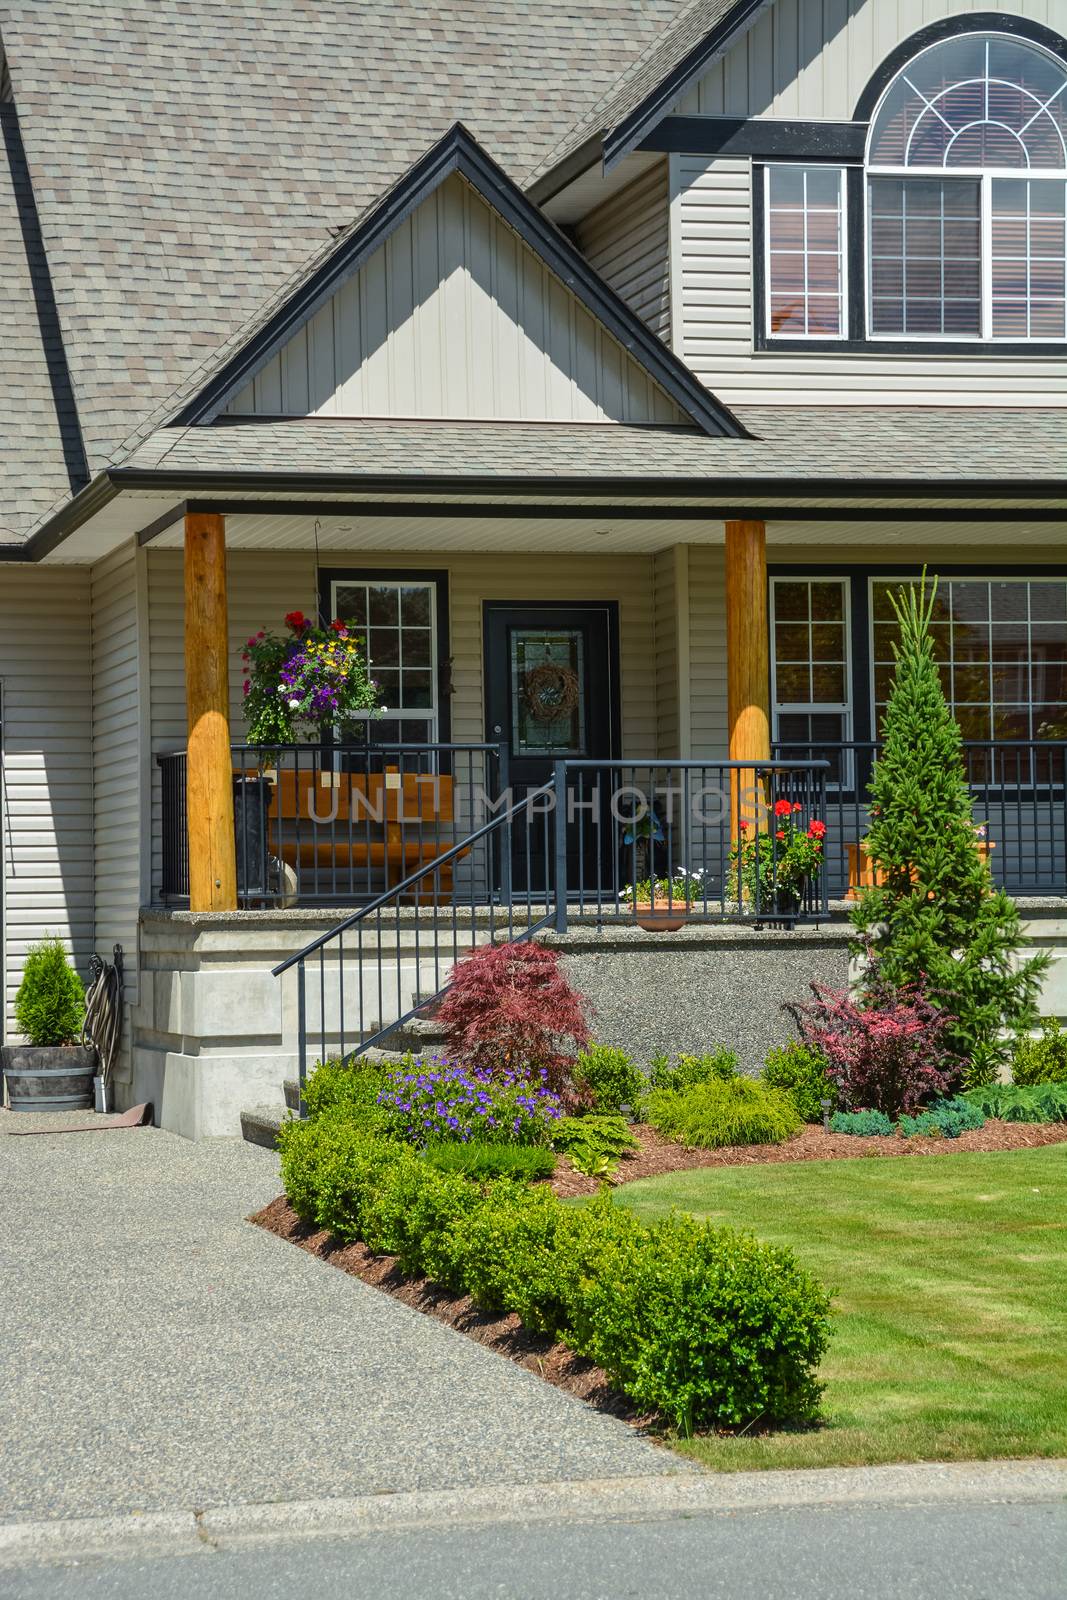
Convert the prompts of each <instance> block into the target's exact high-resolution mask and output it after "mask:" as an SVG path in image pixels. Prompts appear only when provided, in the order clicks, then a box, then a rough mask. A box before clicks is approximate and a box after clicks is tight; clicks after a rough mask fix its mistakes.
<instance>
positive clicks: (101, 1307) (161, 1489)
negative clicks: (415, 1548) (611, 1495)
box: [0, 1111, 687, 1524]
mask: <svg viewBox="0 0 1067 1600" xmlns="http://www.w3.org/2000/svg"><path fill="white" fill-rule="evenodd" d="M66 1120H68V1121H74V1120H85V1119H84V1118H81V1119H78V1118H74V1117H70V1118H67V1119H66ZM39 1125H41V1124H40V1122H38V1123H36V1124H34V1123H31V1122H30V1120H29V1119H28V1118H27V1117H25V1116H16V1115H14V1114H13V1113H11V1112H6V1111H4V1112H0V1195H2V1197H3V1204H2V1212H3V1219H4V1226H3V1230H2V1235H0V1305H2V1306H3V1308H4V1309H3V1318H2V1325H3V1334H4V1336H3V1339H2V1340H0V1441H2V1446H0V1450H2V1470H0V1524H3V1523H8V1524H11V1523H14V1522H22V1521H38V1520H41V1519H47V1520H51V1519H69V1518H90V1517H99V1516H102V1515H114V1514H124V1513H125V1514H128V1513H134V1512H138V1513H143V1512H173V1511H179V1510H180V1511H183V1512H199V1511H202V1510H204V1509H205V1508H210V1507H213V1506H220V1505H235V1504H237V1505H242V1504H244V1505H247V1504H250V1503H259V1502H270V1501H291V1500H300V1501H308V1500H322V1499H330V1498H334V1497H343V1496H353V1495H364V1494H387V1493H392V1492H395V1491H401V1490H426V1489H435V1490H441V1489H456V1488H462V1487H463V1486H477V1487H478V1488H480V1489H485V1488H487V1487H488V1488H491V1487H492V1486H495V1485H508V1484H518V1483H526V1484H529V1483H536V1482H547V1481H559V1480H574V1479H590V1478H600V1477H620V1476H622V1477H631V1476H647V1475H649V1474H652V1475H658V1474H672V1473H684V1472H685V1471H686V1470H687V1469H686V1468H685V1466H684V1464H683V1463H682V1462H680V1461H679V1460H678V1459H677V1458H676V1457H673V1456H671V1455H669V1454H668V1453H667V1452H665V1451H663V1450H660V1449H658V1448H656V1447H654V1446H652V1445H650V1444H647V1443H645V1442H643V1441H642V1440H640V1439H638V1438H637V1437H635V1436H634V1434H633V1433H632V1432H631V1431H630V1430H629V1429H627V1428H626V1427H625V1426H624V1425H623V1424H622V1423H619V1422H616V1421H614V1420H611V1419H609V1418H606V1417H602V1416H600V1415H598V1414H597V1413H595V1412H593V1411H591V1410H589V1409H588V1408H586V1407H585V1406H583V1405H582V1404H580V1403H579V1402H578V1401H576V1400H572V1399H570V1398H569V1397H567V1396H566V1395H564V1394H563V1393H561V1392H560V1391H559V1390H556V1389H552V1388H550V1387H549V1386H548V1385H546V1384H543V1383H541V1382H540V1380H538V1379H537V1378H535V1377H534V1376H532V1375H531V1374H530V1373H528V1372H525V1371H523V1370H522V1369H520V1368H518V1367H516V1366H514V1365H513V1364H512V1363H511V1362H508V1361H506V1360H504V1359H503V1358H502V1357H500V1356H497V1355H494V1354H492V1353H491V1352H489V1351H487V1350H484V1349H482V1348H480V1347H479V1346H478V1345H476V1344H474V1343H472V1342H471V1341H470V1340H468V1339H465V1338H464V1337H462V1336H461V1335H459V1334H456V1333H453V1332H451V1331H450V1330H449V1329H447V1328H445V1327H443V1326H442V1325H441V1324H440V1323H437V1322H435V1321H433V1320H432V1319H430V1318H427V1317H424V1316H422V1315H420V1314H419V1313H417V1312H414V1311H410V1310H408V1309H407V1308H406V1307H404V1306H402V1305H400V1304H399V1303H398V1302H397V1301H395V1300H392V1299H390V1298H389V1297H388V1296H386V1295H384V1294H381V1293H380V1292H378V1291H377V1290H374V1289H371V1288H368V1287H366V1286H365V1285H363V1284H361V1283H360V1282H358V1281H357V1280H356V1279H354V1278H351V1277H348V1276H346V1275H345V1274H344V1273H342V1272H339V1271H338V1270H337V1269H336V1268H334V1267H330V1266H328V1265H326V1264H324V1263H322V1262H320V1261H317V1260H315V1259H313V1258H312V1257H311V1256H309V1255H307V1254H306V1253H305V1252H303V1251H301V1250H297V1249H295V1248H294V1247H293V1246H291V1245H288V1244H286V1243H284V1242H283V1241H281V1240H279V1239H276V1238H274V1237H272V1236H271V1235H269V1234H266V1233H264V1232H263V1231H262V1230H260V1229H258V1228H255V1227H252V1226H251V1225H250V1224H249V1223H248V1222H246V1221H245V1220H244V1219H245V1218H246V1217H247V1215H248V1214H249V1213H250V1212H252V1211H254V1210H256V1209H257V1208H258V1207H260V1206H262V1205H264V1204H265V1203H266V1202H267V1201H268V1200H270V1199H272V1198H273V1196H274V1195H276V1194H277V1193H278V1191H279V1188H280V1184H279V1180H278V1163H277V1158H276V1156H274V1155H273V1154H272V1153H270V1152H267V1151H265V1150H260V1149H256V1148H254V1147H252V1146H250V1145H246V1144H242V1143H241V1142H240V1141H237V1140H215V1141H208V1142H203V1143H200V1144H192V1143H189V1142H188V1141H186V1140H183V1139H180V1138H177V1137H176V1136H174V1135H171V1134H167V1133H163V1132H160V1131H159V1130H157V1129H152V1128H138V1129H130V1130H123V1131H116V1132H95V1133H91V1134H89V1133H68V1134H62V1133H50V1134H48V1135H47V1136H43V1137H39V1138H36V1137H35V1138H15V1137H9V1136H7V1135H9V1134H10V1131H11V1129H12V1128H13V1127H27V1126H39ZM53 1125H54V1124H53Z"/></svg>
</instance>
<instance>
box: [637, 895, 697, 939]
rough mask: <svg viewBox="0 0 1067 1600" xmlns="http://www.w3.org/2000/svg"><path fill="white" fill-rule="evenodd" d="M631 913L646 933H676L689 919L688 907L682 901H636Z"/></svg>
mask: <svg viewBox="0 0 1067 1600" xmlns="http://www.w3.org/2000/svg"><path fill="white" fill-rule="evenodd" d="M633 913H634V921H635V922H636V923H637V926H638V927H639V928H644V929H645V931H646V932H647V933H677V932H678V929H679V928H684V927H685V924H686V922H687V921H688V919H689V906H688V904H687V903H686V901H684V900H674V901H667V900H636V901H635V902H634V906H633Z"/></svg>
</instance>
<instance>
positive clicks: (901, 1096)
mask: <svg viewBox="0 0 1067 1600" xmlns="http://www.w3.org/2000/svg"><path fill="white" fill-rule="evenodd" d="M865 984H866V994H865V995H864V997H863V998H861V999H860V1000H858V1001H857V999H856V998H855V996H854V995H853V993H852V991H851V990H849V989H829V988H827V987H826V986H825V985H824V984H820V983H813V984H812V985H811V992H812V995H813V997H814V998H813V999H812V1000H810V1001H808V1002H806V1003H804V1002H791V1003H790V1004H789V1005H788V1006H787V1007H786V1009H787V1010H788V1011H789V1012H791V1013H792V1016H793V1020H794V1021H795V1022H796V1025H797V1027H798V1028H799V1030H800V1035H801V1038H802V1039H803V1040H804V1041H805V1043H807V1044H809V1045H811V1046H812V1047H813V1048H814V1049H816V1050H821V1051H822V1054H823V1055H824V1056H825V1058H826V1064H827V1067H828V1069H829V1073H830V1077H831V1078H832V1080H833V1081H834V1083H835V1084H836V1085H837V1094H838V1099H839V1101H840V1103H841V1105H842V1107H843V1108H846V1109H851V1110H862V1109H865V1108H867V1107H870V1108H872V1109H873V1110H875V1111H884V1112H885V1114H886V1116H887V1117H897V1116H899V1115H900V1113H901V1112H902V1111H907V1112H912V1111H916V1110H917V1109H918V1108H919V1107H920V1106H921V1105H922V1104H923V1103H924V1102H925V1101H927V1100H929V1099H931V1098H932V1097H934V1096H935V1095H944V1094H947V1093H948V1092H949V1091H950V1090H951V1089H952V1088H953V1087H954V1085H955V1083H956V1080H957V1078H958V1075H959V1063H958V1061H957V1060H956V1057H955V1055H954V1053H953V1051H952V1049H951V1047H950V1045H949V1042H948V1029H949V1026H950V1024H951V1018H950V1017H949V1016H948V1015H947V1013H946V1012H944V1011H942V1010H940V1009H939V1008H938V1007H937V1006H936V1005H934V1003H933V1001H932V1000H931V999H930V998H929V997H928V995H927V993H926V990H925V988H924V986H923V984H922V983H921V982H920V983H917V984H913V985H911V986H909V987H908V988H904V989H898V988H896V987H895V986H894V985H893V984H891V983H890V982H889V981H888V980H887V979H886V978H885V976H884V974H883V973H882V971H881V967H880V963H879V962H878V961H877V960H876V959H875V958H874V957H873V956H872V957H871V958H870V963H869V966H868V969H867V974H866V979H865Z"/></svg>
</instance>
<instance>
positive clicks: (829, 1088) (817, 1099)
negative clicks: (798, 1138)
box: [760, 1039, 837, 1122]
mask: <svg viewBox="0 0 1067 1600" xmlns="http://www.w3.org/2000/svg"><path fill="white" fill-rule="evenodd" d="M760 1076H761V1078H762V1079H763V1082H764V1083H766V1084H768V1085H769V1086H770V1088H772V1089H784V1090H785V1091H786V1092H787V1094H788V1095H789V1098H790V1099H791V1100H792V1102H793V1104H794V1105H795V1106H796V1108H797V1114H798V1116H800V1117H802V1118H803V1119H804V1121H805V1122H821V1121H822V1102H823V1101H824V1100H828V1101H829V1102H830V1105H829V1110H830V1111H831V1112H834V1111H836V1110H837V1084H836V1083H834V1081H833V1079H832V1078H828V1077H827V1076H826V1057H825V1056H824V1055H823V1053H822V1051H821V1050H819V1049H817V1048H816V1047H815V1045H811V1044H804V1043H803V1042H802V1041H801V1040H800V1039H792V1040H790V1042H789V1043H788V1044H785V1045H781V1046H779V1047H778V1048H777V1049H774V1050H772V1051H770V1053H769V1054H768V1056H767V1060H766V1061H765V1063H764V1066H763V1071H762V1073H761V1074H760Z"/></svg>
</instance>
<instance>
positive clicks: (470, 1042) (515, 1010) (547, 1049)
mask: <svg viewBox="0 0 1067 1600" xmlns="http://www.w3.org/2000/svg"><path fill="white" fill-rule="evenodd" d="M437 1019H438V1021H439V1022H440V1024H441V1026H442V1027H443V1028H444V1030H445V1033H446V1036H447V1037H446V1046H445V1047H446V1049H447V1050H448V1052H449V1054H451V1055H452V1056H455V1057H456V1058H458V1059H460V1060H462V1061H464V1062H466V1063H468V1064H469V1065H471V1066H477V1067H483V1068H487V1069H488V1070H489V1071H490V1072H506V1071H509V1070H510V1071H514V1070H515V1069H516V1068H517V1067H519V1068H528V1069H529V1070H530V1071H533V1072H537V1071H541V1070H543V1071H544V1072H546V1073H547V1082H548V1084H549V1087H550V1088H552V1089H553V1090H555V1092H556V1093H562V1094H565V1093H566V1092H567V1091H568V1089H569V1087H570V1085H569V1079H570V1072H571V1068H572V1067H573V1065H574V1059H575V1055H576V1054H577V1052H578V1051H579V1050H580V1049H582V1047H583V1046H584V1045H586V1044H588V1043H589V1026H588V1022H587V1020H586V1010H585V1001H584V1000H583V998H582V996H581V995H580V994H578V992H577V991H576V990H575V989H573V988H572V987H571V985H570V984H569V983H568V982H567V979H566V978H565V976H564V974H563V968H562V965H561V962H560V958H559V952H558V951H556V950H546V949H545V948H544V946H543V945H539V944H498V945H486V946H484V947H483V948H481V949H478V950H472V951H471V953H470V954H469V955H467V956H464V958H463V959H462V961H457V963H456V965H455V968H454V969H453V974H452V986H451V988H450V989H449V990H448V993H447V994H446V995H445V997H444V999H443V1000H442V1002H441V1005H440V1007H439V1009H438V1013H437Z"/></svg>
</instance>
